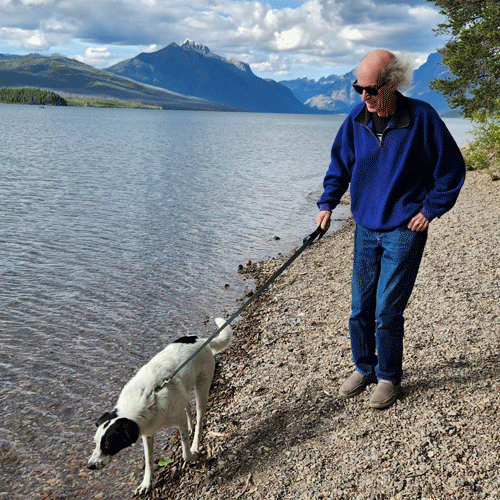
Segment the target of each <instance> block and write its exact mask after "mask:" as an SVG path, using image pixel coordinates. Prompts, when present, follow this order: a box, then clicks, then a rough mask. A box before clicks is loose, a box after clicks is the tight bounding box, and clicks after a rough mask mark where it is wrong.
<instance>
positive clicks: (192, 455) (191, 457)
mask: <svg viewBox="0 0 500 500" xmlns="http://www.w3.org/2000/svg"><path fill="white" fill-rule="evenodd" d="M199 459H200V454H199V453H198V452H197V451H191V453H190V454H189V455H188V456H187V457H186V462H197V461H198V460H199Z"/></svg>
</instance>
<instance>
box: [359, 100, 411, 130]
mask: <svg viewBox="0 0 500 500" xmlns="http://www.w3.org/2000/svg"><path fill="white" fill-rule="evenodd" d="M354 121H355V122H356V123H357V124H359V125H364V126H368V125H369V123H370V122H371V121H372V117H371V114H370V112H369V111H368V108H367V107H366V104H365V105H364V106H363V108H362V109H361V111H360V112H359V113H358V114H357V115H356V117H355V118H354ZM387 126H388V127H390V128H405V127H409V126H410V106H409V102H408V98H407V97H405V96H404V95H403V94H401V93H400V92H396V112H395V113H394V115H392V117H391V120H390V121H389V124H388V125H387Z"/></svg>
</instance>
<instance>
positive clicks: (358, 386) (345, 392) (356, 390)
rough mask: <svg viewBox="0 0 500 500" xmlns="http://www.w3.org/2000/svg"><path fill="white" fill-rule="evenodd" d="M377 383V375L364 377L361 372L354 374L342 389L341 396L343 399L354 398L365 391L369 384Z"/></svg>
mask: <svg viewBox="0 0 500 500" xmlns="http://www.w3.org/2000/svg"><path fill="white" fill-rule="evenodd" d="M375 383H377V377H375V374H373V373H372V374H371V375H363V374H362V373H359V372H354V373H353V374H352V375H351V376H350V377H349V378H348V379H347V380H346V381H345V382H344V383H343V384H342V386H341V387H340V390H339V395H340V397H342V398H352V397H354V396H357V395H358V394H360V393H361V392H363V391H364V389H365V387H366V386H367V385H368V384H375Z"/></svg>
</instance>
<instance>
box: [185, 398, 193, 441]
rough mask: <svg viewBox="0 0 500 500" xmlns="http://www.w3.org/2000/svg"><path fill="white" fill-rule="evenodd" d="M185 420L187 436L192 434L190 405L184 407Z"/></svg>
mask: <svg viewBox="0 0 500 500" xmlns="http://www.w3.org/2000/svg"><path fill="white" fill-rule="evenodd" d="M186 419H187V426H188V431H189V434H192V432H193V417H192V415H191V405H190V404H189V403H188V404H187V405H186Z"/></svg>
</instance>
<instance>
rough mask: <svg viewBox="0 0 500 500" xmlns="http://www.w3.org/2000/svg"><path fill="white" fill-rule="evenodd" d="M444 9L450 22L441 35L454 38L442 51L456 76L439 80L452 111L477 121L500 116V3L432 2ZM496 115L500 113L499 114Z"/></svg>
mask: <svg viewBox="0 0 500 500" xmlns="http://www.w3.org/2000/svg"><path fill="white" fill-rule="evenodd" d="M428 1H433V2H434V3H435V4H436V5H437V6H438V7H441V9H442V10H441V14H443V15H445V16H446V18H447V20H446V21H445V22H443V23H441V24H439V25H438V28H437V30H436V31H437V32H438V33H440V34H443V33H446V34H449V35H451V38H450V41H449V42H448V43H447V44H446V45H445V47H444V49H442V50H440V53H441V55H442V56H443V62H444V64H446V65H448V66H449V68H450V71H451V73H452V75H453V76H451V77H448V78H444V79H436V80H433V81H432V82H431V87H432V88H433V89H435V90H437V91H439V92H441V93H442V94H443V95H444V96H445V98H446V99H447V101H448V103H449V105H450V107H452V108H457V107H460V108H462V111H463V113H464V116H465V117H467V118H473V117H476V119H477V116H478V112H479V114H482V115H483V119H484V116H488V115H492V114H496V113H498V111H499V110H498V88H499V85H500V2H499V1H498V0H428ZM495 112H496V113H495Z"/></svg>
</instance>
